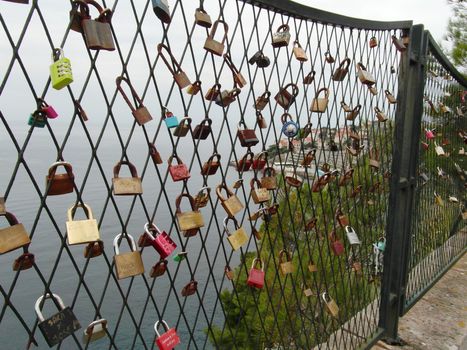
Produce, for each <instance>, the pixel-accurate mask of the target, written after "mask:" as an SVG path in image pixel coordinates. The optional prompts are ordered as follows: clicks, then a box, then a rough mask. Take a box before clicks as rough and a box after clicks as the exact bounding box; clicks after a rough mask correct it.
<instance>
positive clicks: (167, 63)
mask: <svg viewBox="0 0 467 350" xmlns="http://www.w3.org/2000/svg"><path fill="white" fill-rule="evenodd" d="M162 50H165V51H167V53H168V54H169V56H170V60H171V62H172V64H173V65H174V66H175V67H176V68H177V70H176V71H174V70H173V68H172V65H171V64H170V63H169V61H167V58H166V57H165V55H164V54H163V53H162ZM157 52H158V53H159V56H161V57H162V60H163V61H164V63H165V65H166V66H167V68H168V69H169V71H170V73H172V75H174V76H175V75H176V74H178V73H183V69H182V67H181V66H180V64H179V63H178V61H177V60H176V59H175V57H174V55H173V54H172V51H170V49H169V48H168V47H167V46H166V45H164V44H162V43H160V44H158V45H157Z"/></svg>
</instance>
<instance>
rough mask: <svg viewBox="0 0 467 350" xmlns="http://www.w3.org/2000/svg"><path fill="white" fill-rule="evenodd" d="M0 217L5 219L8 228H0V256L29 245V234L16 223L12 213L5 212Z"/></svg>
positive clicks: (21, 225)
mask: <svg viewBox="0 0 467 350" xmlns="http://www.w3.org/2000/svg"><path fill="white" fill-rule="evenodd" d="M1 216H4V217H5V218H6V219H7V221H8V223H9V224H10V226H9V227H7V228H0V254H5V253H8V252H11V251H13V250H15V249H18V248H21V247H24V246H26V245H28V244H29V243H31V240H30V239H29V234H28V233H27V232H26V229H25V228H24V226H23V224H21V223H18V220H17V219H16V217H15V216H14V215H13V214H12V213H9V212H5V214H3V215H1Z"/></svg>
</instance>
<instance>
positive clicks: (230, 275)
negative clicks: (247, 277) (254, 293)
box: [224, 265, 235, 281]
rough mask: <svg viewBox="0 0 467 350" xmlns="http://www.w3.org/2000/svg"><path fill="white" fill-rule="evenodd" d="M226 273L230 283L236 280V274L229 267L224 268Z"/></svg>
mask: <svg viewBox="0 0 467 350" xmlns="http://www.w3.org/2000/svg"><path fill="white" fill-rule="evenodd" d="M224 273H225V277H227V279H228V280H229V281H232V280H233V279H234V278H235V273H234V272H233V271H232V269H231V268H230V266H229V265H226V266H225V267H224Z"/></svg>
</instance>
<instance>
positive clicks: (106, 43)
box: [81, 1, 115, 51]
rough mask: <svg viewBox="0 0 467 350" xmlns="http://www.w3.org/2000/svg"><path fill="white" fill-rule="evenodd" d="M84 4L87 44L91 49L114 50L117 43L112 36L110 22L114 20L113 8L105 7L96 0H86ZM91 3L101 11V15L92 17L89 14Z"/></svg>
mask: <svg viewBox="0 0 467 350" xmlns="http://www.w3.org/2000/svg"><path fill="white" fill-rule="evenodd" d="M85 4H86V6H83V9H84V17H83V18H82V21H81V28H82V30H83V34H84V39H85V42H86V46H87V47H88V49H90V50H107V51H114V50H115V44H114V39H113V37H112V29H111V28H110V23H111V20H112V10H110V9H108V8H106V9H103V8H102V7H101V6H100V5H99V4H98V3H97V2H96V1H92V2H91V1H85ZM88 4H89V5H92V6H94V7H95V8H96V9H97V10H98V11H99V17H97V18H96V19H91V17H90V16H89V13H90V12H89V6H88Z"/></svg>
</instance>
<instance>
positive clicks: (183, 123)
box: [173, 117, 191, 137]
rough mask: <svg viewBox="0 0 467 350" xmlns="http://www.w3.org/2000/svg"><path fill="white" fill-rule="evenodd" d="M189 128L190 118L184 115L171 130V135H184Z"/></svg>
mask: <svg viewBox="0 0 467 350" xmlns="http://www.w3.org/2000/svg"><path fill="white" fill-rule="evenodd" d="M190 129H191V118H190V117H184V118H182V119H181V120H180V123H178V125H177V127H176V128H175V129H174V131H173V135H174V136H177V137H184V136H186V134H188V131H190Z"/></svg>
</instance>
